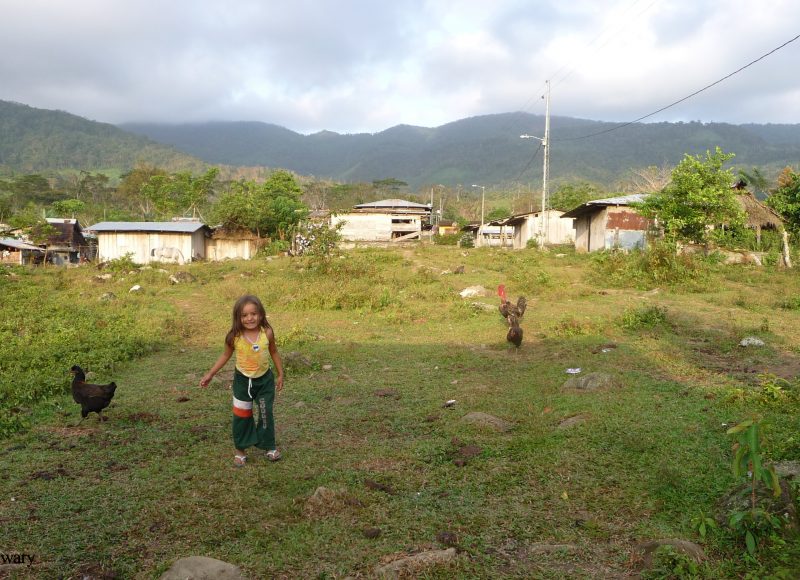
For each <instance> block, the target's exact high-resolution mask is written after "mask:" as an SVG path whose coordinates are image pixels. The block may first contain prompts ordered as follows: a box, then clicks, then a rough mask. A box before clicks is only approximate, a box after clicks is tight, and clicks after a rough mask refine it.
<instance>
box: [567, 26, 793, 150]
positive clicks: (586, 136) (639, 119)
mask: <svg viewBox="0 0 800 580" xmlns="http://www.w3.org/2000/svg"><path fill="white" fill-rule="evenodd" d="M798 38H800V34H798V35H797V36H795V37H794V38H792V39H790V40H787V41H786V42H784V43H783V44H781V45H780V46H778V47H776V48H773V49H772V50H770V51H769V52H768V53H766V54H762V55H761V56H759V57H758V58H757V59H755V60H754V61H752V62H749V63H747V64H746V65H744V66H743V67H741V68H738V69H736V70H735V71H733V72H732V73H730V74H728V75H725V76H724V77H722V78H721V79H719V80H717V81H714V82H713V83H711V84H709V85H706V86H704V87H703V88H702V89H699V90H697V91H695V92H693V93H692V94H690V95H686V96H685V97H683V98H682V99H678V100H677V101H675V102H674V103H670V104H669V105H667V106H666V107H661V108H660V109H658V110H657V111H653V112H652V113H648V114H647V115H644V116H642V117H639V118H638V119H634V120H633V121H628V122H627V123H623V124H622V125H618V126H616V127H611V128H610V129H605V130H603V131H598V132H597V133H590V134H589V135H583V136H581V137H570V138H568V139H553V141H578V140H580V139H588V138H589V137H596V136H598V135H604V134H606V133H611V132H612V131H616V130H618V129H622V128H624V127H628V126H630V125H633V124H634V123H638V122H639V121H642V120H644V119H647V118H648V117H652V116H653V115H657V114H658V113H660V112H662V111H666V110H667V109H669V108H670V107H674V106H675V105H677V104H679V103H682V102H684V101H686V100H688V99H691V98H692V97H694V96H696V95H699V94H700V93H702V92H703V91H706V90H708V89H710V88H711V87H713V86H715V85H718V84H719V83H721V82H722V81H724V80H727V79H729V78H731V77H732V76H734V75H736V74H739V73H740V72H742V71H743V70H744V69H746V68H748V67H751V66H753V65H754V64H756V63H757V62H758V61H760V60H763V59H765V58H767V57H768V56H769V55H771V54H773V53H775V52H778V51H779V50H780V49H782V48H783V47H785V46H787V45H789V44H791V43H792V42H794V41H795V40H797V39H798Z"/></svg>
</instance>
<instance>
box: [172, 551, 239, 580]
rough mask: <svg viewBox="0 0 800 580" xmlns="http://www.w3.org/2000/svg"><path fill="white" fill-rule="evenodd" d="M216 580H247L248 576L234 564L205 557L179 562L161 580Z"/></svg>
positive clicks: (183, 559)
mask: <svg viewBox="0 0 800 580" xmlns="http://www.w3.org/2000/svg"><path fill="white" fill-rule="evenodd" d="M186 578H194V579H197V580H200V579H202V578H215V579H217V580H245V578H246V576H245V575H244V574H242V571H241V570H240V569H239V568H238V567H237V566H234V565H233V564H228V563H227V562H223V561H222V560H216V559H214V558H207V557H205V556H191V557H189V558H181V559H180V560H177V561H176V562H175V563H174V564H173V565H172V566H171V567H170V569H169V570H167V571H166V572H164V573H163V574H162V575H161V576H160V580H185V579H186Z"/></svg>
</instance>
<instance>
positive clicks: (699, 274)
mask: <svg viewBox="0 0 800 580" xmlns="http://www.w3.org/2000/svg"><path fill="white" fill-rule="evenodd" d="M592 262H593V267H594V269H595V272H596V273H599V274H601V276H602V277H603V278H604V279H605V280H607V281H608V282H610V283H611V284H613V285H618V286H635V287H637V288H643V289H647V288H652V287H656V286H669V287H672V288H677V287H683V288H684V289H687V290H702V289H703V288H705V286H706V283H707V281H708V278H709V275H710V264H709V262H707V261H705V260H704V259H703V258H701V257H698V256H694V255H691V254H678V252H677V247H676V245H675V244H674V243H672V242H669V241H667V240H659V241H656V242H653V243H651V244H650V245H649V247H648V248H647V249H646V250H634V251H632V252H630V253H625V252H621V251H618V250H613V251H610V252H598V253H596V254H595V255H593V256H592Z"/></svg>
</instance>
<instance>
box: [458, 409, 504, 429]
mask: <svg viewBox="0 0 800 580" xmlns="http://www.w3.org/2000/svg"><path fill="white" fill-rule="evenodd" d="M461 420H462V421H464V422H465V423H470V424H472V425H479V426H482V427H490V428H492V429H494V430H495V431H500V432H502V433H505V432H507V431H511V429H513V428H514V424H513V423H510V422H509V421H506V420H505V419H500V418H499V417H495V416H493V415H489V414H488V413H481V412H472V413H467V414H466V415H464V416H463V417H462V418H461Z"/></svg>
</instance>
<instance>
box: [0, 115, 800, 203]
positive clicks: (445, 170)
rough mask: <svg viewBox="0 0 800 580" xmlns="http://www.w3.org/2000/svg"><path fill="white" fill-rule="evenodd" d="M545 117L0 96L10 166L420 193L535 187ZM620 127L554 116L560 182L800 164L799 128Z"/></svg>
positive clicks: (2, 143)
mask: <svg viewBox="0 0 800 580" xmlns="http://www.w3.org/2000/svg"><path fill="white" fill-rule="evenodd" d="M544 124H545V119H544V116H542V115H533V114H529V113H522V112H517V113H500V114H495V115H482V116H477V117H470V118H467V119H461V120H458V121H454V122H451V123H447V124H444V125H441V126H439V127H433V128H430V127H418V126H414V125H396V126H394V127H390V128H388V129H386V130H383V131H380V132H377V133H353V134H340V133H336V132H333V131H319V132H317V133H313V134H309V135H303V134H301V133H297V132H295V131H292V130H290V129H287V128H285V127H282V126H280V125H277V124H272V123H264V122H258V121H235V122H227V121H214V122H207V123H181V124H156V123H126V124H122V125H119V126H114V125H110V124H107V123H98V122H96V121H89V120H87V119H84V118H82V117H79V116H76V115H72V114H70V113H66V112H63V111H51V110H44V109H36V108H33V107H29V106H27V105H23V104H19V103H11V102H7V101H0V170H3V171H6V172H9V171H10V172H25V173H31V172H47V171H62V170H84V171H108V170H111V169H113V170H116V171H118V172H124V171H128V170H130V169H132V168H133V167H135V166H136V165H137V164H138V163H147V164H151V165H156V166H159V167H162V168H164V169H167V170H169V171H193V172H199V171H202V169H203V167H204V166H205V165H206V164H209V165H229V166H235V167H267V168H284V169H289V170H291V171H294V172H296V173H299V174H302V175H309V176H314V177H317V178H326V179H333V180H337V181H344V182H371V181H374V180H381V179H386V178H396V179H399V180H402V181H405V182H407V183H408V184H409V186H410V187H411V188H412V189H417V188H420V187H425V186H430V185H433V184H446V185H448V186H453V187H455V186H456V184H462V185H467V184H472V183H480V184H485V185H487V186H503V185H505V186H510V185H514V184H529V185H530V184H532V185H533V186H534V187H535V186H536V185H538V184H539V183H540V182H541V179H542V155H541V143H540V142H539V141H537V140H535V139H527V140H523V139H520V135H521V134H523V133H527V134H531V135H536V136H540V137H541V136H543V134H544ZM620 125H621V123H610V122H604V121H592V120H587V119H578V118H573V117H560V116H553V117H551V133H550V179H551V180H552V183H553V186H557V185H558V184H559V183H562V182H569V181H576V180H580V181H590V182H594V183H597V184H598V185H601V186H605V187H607V188H612V187H613V186H614V184H615V183H616V182H618V181H619V180H620V179H622V178H624V176H625V175H626V174H627V173H628V172H629V171H630V170H631V168H641V167H646V166H650V165H655V166H664V165H668V166H671V165H675V164H676V163H678V162H679V161H680V160H681V158H682V157H683V155H684V153H689V154H700V153H705V151H706V150H712V151H713V149H714V148H715V147H716V146H720V147H722V148H723V149H724V150H725V151H728V152H733V153H735V154H736V157H735V159H734V160H733V164H734V165H735V166H739V167H743V168H746V169H748V170H749V169H751V168H753V167H759V168H760V169H761V170H762V171H763V172H764V173H765V174H766V175H776V174H777V172H778V171H780V169H782V168H783V167H785V166H786V165H792V166H796V165H797V164H798V162H800V124H797V125H789V124H781V125H772V124H768V125H758V124H752V123H750V124H745V125H731V124H727V123H701V122H696V121H695V122H689V123H666V122H662V123H636V124H633V125H629V126H626V127H624V128H618V127H619V126H620ZM597 133H600V134H599V135H595V134H597ZM592 135H594V136H592Z"/></svg>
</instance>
